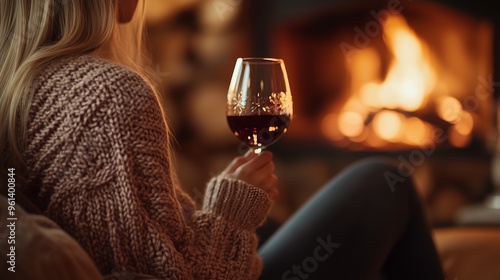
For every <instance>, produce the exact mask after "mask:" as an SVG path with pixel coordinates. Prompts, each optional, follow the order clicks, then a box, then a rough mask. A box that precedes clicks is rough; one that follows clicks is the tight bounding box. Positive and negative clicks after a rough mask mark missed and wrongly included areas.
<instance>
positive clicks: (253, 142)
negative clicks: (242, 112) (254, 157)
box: [227, 115, 290, 148]
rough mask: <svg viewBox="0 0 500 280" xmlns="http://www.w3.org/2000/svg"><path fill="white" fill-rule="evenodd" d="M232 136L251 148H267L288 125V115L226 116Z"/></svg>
mask: <svg viewBox="0 0 500 280" xmlns="http://www.w3.org/2000/svg"><path fill="white" fill-rule="evenodd" d="M227 121H228V123H229V127H230V128H231V130H232V131H233V132H234V135H235V136H236V137H238V138H239V139H240V140H241V141H243V142H245V143H246V144H247V145H249V146H251V147H261V148H264V147H267V146H269V145H271V144H272V143H274V142H276V141H277V140H278V139H279V138H280V137H281V136H282V135H283V134H284V133H285V132H286V130H287V128H288V125H289V124H290V116H288V115H254V116H228V117H227Z"/></svg>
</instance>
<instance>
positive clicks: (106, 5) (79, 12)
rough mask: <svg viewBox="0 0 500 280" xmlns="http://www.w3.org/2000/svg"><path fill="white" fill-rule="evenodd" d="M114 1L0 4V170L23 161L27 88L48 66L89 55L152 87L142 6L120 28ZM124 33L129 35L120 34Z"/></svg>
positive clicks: (22, 0)
mask: <svg viewBox="0 0 500 280" xmlns="http://www.w3.org/2000/svg"><path fill="white" fill-rule="evenodd" d="M117 1H119V0H43V1H40V0H1V1H0V38H2V41H1V42H0V61H2V67H1V69H0V149H1V150H0V151H1V158H2V162H1V163H0V166H2V165H5V164H6V163H7V162H10V163H9V164H20V163H22V162H23V160H22V156H21V155H22V150H23V147H24V146H25V141H26V140H27V139H26V128H27V122H28V117H29V116H28V112H29V106H30V103H31V99H32V97H33V90H34V89H33V87H32V83H33V81H34V79H35V77H36V76H37V74H38V73H39V72H40V70H41V69H43V68H44V67H46V66H47V65H48V64H50V63H51V62H53V61H55V60H58V59H61V58H64V57H69V56H74V55H79V54H90V53H95V54H96V55H98V56H101V57H103V58H107V59H110V60H113V61H115V62H118V63H121V64H123V65H124V66H126V67H128V68H130V69H132V70H134V71H135V72H137V73H139V74H141V75H142V76H143V77H144V78H145V79H146V81H148V82H150V83H152V78H151V77H152V75H151V74H148V73H147V71H146V70H145V69H146V67H145V65H146V64H147V56H145V55H144V54H143V53H144V51H145V50H144V49H142V46H143V42H142V40H143V39H142V29H143V20H142V19H141V18H143V9H144V3H143V2H142V1H141V3H139V5H138V10H137V11H136V13H135V16H134V19H132V22H130V23H128V24H126V26H125V25H121V24H118V23H117V20H116V19H117V12H118V7H117ZM125 28H131V29H132V30H131V31H130V30H128V31H127V32H125V30H124V29H125ZM125 38H126V41H124V40H125ZM119 41H121V42H126V44H120V43H119ZM153 88H154V87H153ZM157 96H158V94H157ZM158 97H159V96H158ZM7 151H8V152H7Z"/></svg>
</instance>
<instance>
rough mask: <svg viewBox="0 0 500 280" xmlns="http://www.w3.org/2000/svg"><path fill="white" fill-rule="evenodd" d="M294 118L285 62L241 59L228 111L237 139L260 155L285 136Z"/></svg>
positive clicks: (229, 99) (274, 59)
mask: <svg viewBox="0 0 500 280" xmlns="http://www.w3.org/2000/svg"><path fill="white" fill-rule="evenodd" d="M292 115H293V102H292V95H291V92H290V85H289V84H288V76H287V74H286V69H285V63H284V62H283V60H281V59H276V58H238V59H237V60H236V65H235V67H234V72H233V76H232V78H231V83H230V85H229V90H228V93H227V107H226V116H227V121H228V123H229V127H230V128H231V130H232V131H233V133H234V135H235V136H236V137H238V139H240V140H241V141H242V143H244V144H245V146H247V147H249V148H251V149H253V151H254V152H255V153H257V154H258V153H260V152H261V151H262V149H265V148H266V147H268V146H269V145H271V144H273V143H274V142H276V141H277V140H278V139H279V138H280V137H281V136H283V134H284V133H286V131H287V129H288V126H289V125H290V121H291V119H292Z"/></svg>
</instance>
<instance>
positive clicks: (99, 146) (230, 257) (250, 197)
mask: <svg viewBox="0 0 500 280" xmlns="http://www.w3.org/2000/svg"><path fill="white" fill-rule="evenodd" d="M34 90H35V93H34V97H33V101H32V105H31V108H30V122H29V123H28V147H27V149H26V151H25V153H24V157H25V159H26V160H27V169H28V171H29V175H28V176H29V177H28V184H27V186H25V187H24V192H25V193H26V194H27V195H28V196H29V197H31V198H32V200H33V201H34V202H36V204H37V205H38V206H39V207H40V208H41V209H42V210H43V211H44V213H45V214H46V215H47V216H48V217H50V218H51V219H53V220H54V221H55V222H57V223H58V224H59V225H60V226H61V227H62V228H63V229H64V230H66V231H67V232H68V233H70V234H71V235H72V236H73V237H74V238H75V239H76V240H77V241H78V242H79V243H80V244H81V245H82V247H83V248H84V249H85V250H86V251H87V252H88V254H89V255H90V256H91V257H92V259H93V260H94V261H95V263H96V264H97V266H98V268H99V270H100V271H101V273H103V274H108V273H111V272H138V273H145V274H150V275H155V276H157V277H160V278H162V279H257V278H258V276H259V274H260V271H261V266H262V264H261V261H260V259H259V257H258V255H257V253H256V252H257V244H258V240H257V237H256V235H255V229H256V228H257V227H258V226H259V225H260V224H261V223H262V222H263V220H264V219H265V217H266V215H267V212H268V211H269V207H270V200H269V198H268V196H267V194H266V193H265V192H263V191H262V190H260V189H259V188H256V187H254V186H252V185H249V184H246V183H244V182H242V181H238V180H232V179H228V178H224V177H221V176H217V177H214V178H212V179H211V180H210V182H209V183H208V185H207V189H206V192H205V199H204V205H203V206H202V207H201V209H200V210H197V209H196V208H195V205H194V203H193V201H192V200H191V198H190V197H189V196H188V195H187V194H186V193H185V192H183V191H182V190H181V188H180V187H179V186H177V185H176V184H175V183H174V182H173V180H172V176H171V173H170V166H169V156H170V155H169V149H168V145H167V143H168V141H167V137H168V135H167V132H166V126H165V120H164V119H163V116H162V114H161V110H160V106H159V103H158V101H157V99H156V97H155V95H154V94H153V92H152V90H151V88H150V87H149V86H148V85H147V84H146V83H145V82H144V81H143V80H142V79H141V78H140V77H139V76H138V75H136V74H135V73H133V72H131V71H128V70H126V69H125V68H123V67H121V66H118V65H115V64H113V63H110V62H107V61H105V60H101V59H98V58H95V57H92V56H90V55H89V56H79V57H73V58H69V59H63V60H60V61H59V62H56V63H53V64H52V65H50V66H49V67H47V68H46V69H44V70H43V71H42V73H41V74H40V76H39V77H38V79H37V80H36V81H35V83H34Z"/></svg>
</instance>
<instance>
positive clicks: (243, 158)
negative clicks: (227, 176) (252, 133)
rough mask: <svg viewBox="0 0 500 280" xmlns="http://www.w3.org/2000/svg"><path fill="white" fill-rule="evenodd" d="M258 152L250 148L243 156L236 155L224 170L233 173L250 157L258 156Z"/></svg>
mask: <svg viewBox="0 0 500 280" xmlns="http://www.w3.org/2000/svg"><path fill="white" fill-rule="evenodd" d="M256 156H257V154H255V153H254V152H253V151H252V150H248V151H247V152H246V153H245V154H244V155H243V156H239V157H235V158H234V159H233V160H232V161H231V162H230V163H229V165H228V166H227V167H226V169H225V170H224V172H225V173H232V172H234V171H235V170H236V169H237V168H238V167H240V166H241V165H243V164H244V163H246V162H248V161H249V160H250V159H252V158H254V157H256Z"/></svg>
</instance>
